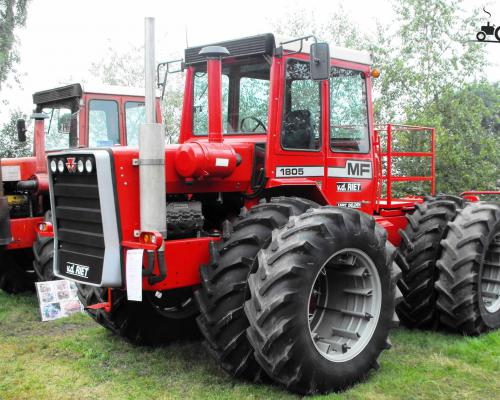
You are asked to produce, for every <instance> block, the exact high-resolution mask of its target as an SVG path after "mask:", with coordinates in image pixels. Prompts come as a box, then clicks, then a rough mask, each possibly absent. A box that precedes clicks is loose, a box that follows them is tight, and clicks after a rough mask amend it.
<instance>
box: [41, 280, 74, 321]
mask: <svg viewBox="0 0 500 400" xmlns="http://www.w3.org/2000/svg"><path fill="white" fill-rule="evenodd" d="M36 293H37V295H38V303H39V304H40V314H41V316H42V321H52V320H54V319H59V318H63V317H67V316H69V315H71V314H75V313H78V312H82V311H83V306H82V303H81V302H80V300H79V299H78V296H77V288H76V284H75V283H74V282H70V281H66V280H56V281H46V282H36Z"/></svg>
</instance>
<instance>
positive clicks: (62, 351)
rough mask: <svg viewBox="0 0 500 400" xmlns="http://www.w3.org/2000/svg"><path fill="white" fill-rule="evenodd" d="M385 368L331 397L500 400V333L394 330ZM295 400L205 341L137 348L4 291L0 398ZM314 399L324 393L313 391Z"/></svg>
mask: <svg viewBox="0 0 500 400" xmlns="http://www.w3.org/2000/svg"><path fill="white" fill-rule="evenodd" d="M392 342H393V348H392V349H391V350H389V351H387V352H385V354H384V355H383V356H382V358H381V369H380V370H379V371H378V372H374V373H372V374H371V376H370V377H369V379H368V380H367V381H366V382H364V383H361V384H359V385H357V386H356V387H354V388H352V389H350V390H348V391H346V392H344V393H338V394H330V395H327V396H317V398H320V397H321V398H325V399H433V400H437V399H500V332H495V333H491V334H488V335H484V336H482V337H480V338H463V337H459V336H451V335H443V334H436V333H424V332H410V331H407V330H404V329H398V330H395V331H394V333H393V334H392ZM98 398H101V399H177V398H182V399H191V398H208V399H230V398H242V399H268V398H272V399H287V398H297V396H293V395H290V394H288V393H287V392H285V391H284V390H282V389H281V388H279V387H275V386H269V385H252V384H246V383H242V382H241V381H238V380H235V379H232V378H230V377H228V376H227V375H226V374H225V373H224V372H223V371H222V370H220V369H219V368H218V367H217V365H216V364H215V363H214V362H213V361H212V360H211V359H210V357H209V356H208V354H207V353H206V352H205V350H204V348H203V346H202V344H201V343H199V342H179V343H175V344H172V345H169V346H166V347H163V348H156V349H150V348H140V347H134V346H131V345H129V344H127V343H125V342H123V341H122V340H120V338H118V337H115V336H113V335H111V334H110V333H108V332H107V331H106V330H105V329H104V328H101V327H100V326H98V325H96V324H95V323H94V322H93V321H92V320H91V319H90V318H89V317H87V316H86V315H83V314H82V315H76V316H73V317H70V318H66V319H63V320H59V321H53V322H43V323H42V322H39V315H38V309H37V300H36V296H35V295H21V296H19V295H18V296H10V295H7V294H5V293H4V292H2V291H0V399H2V400H7V399H16V400H17V399H98ZM312 398H316V397H312Z"/></svg>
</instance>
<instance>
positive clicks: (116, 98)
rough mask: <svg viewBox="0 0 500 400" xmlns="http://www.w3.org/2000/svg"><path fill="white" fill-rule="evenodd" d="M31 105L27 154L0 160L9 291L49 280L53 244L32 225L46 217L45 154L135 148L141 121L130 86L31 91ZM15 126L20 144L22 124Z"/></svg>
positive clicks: (1, 266) (4, 274) (0, 273)
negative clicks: (75, 149) (30, 141)
mask: <svg viewBox="0 0 500 400" xmlns="http://www.w3.org/2000/svg"><path fill="white" fill-rule="evenodd" d="M33 103H34V104H35V107H36V108H35V111H34V114H33V116H32V118H33V119H34V121H35V122H34V151H33V156H32V157H25V158H4V159H2V160H1V165H2V169H1V174H0V191H1V193H0V236H1V237H0V255H1V263H0V288H1V289H3V290H5V291H7V292H10V293H16V292H19V291H22V290H26V289H28V288H29V287H30V286H31V285H32V282H33V280H34V279H38V280H50V279H53V273H52V270H53V268H52V253H53V242H52V240H50V239H47V238H41V237H39V236H37V233H36V227H37V225H38V224H40V223H41V222H43V221H44V220H50V219H51V217H50V201H49V185H48V177H47V160H46V157H47V155H46V152H51V151H54V150H62V149H68V148H71V147H78V148H80V147H92V148H96V147H102V146H113V145H116V144H122V145H131V146H133V145H137V140H138V135H139V125H140V124H141V123H143V122H144V118H145V117H144V115H145V114H144V93H143V90H137V89H130V88H120V87H106V88H105V87H101V88H90V87H88V88H85V91H84V90H83V89H82V86H81V85H80V84H73V85H68V86H64V87H59V88H55V89H51V90H45V91H42V92H37V93H35V94H34V95H33ZM158 104H159V103H158ZM158 118H160V113H159V106H158ZM17 128H18V135H19V139H20V140H21V141H24V140H26V124H25V121H24V120H19V121H18V123H17ZM2 181H3V182H2ZM2 183H3V184H2ZM33 267H34V268H33Z"/></svg>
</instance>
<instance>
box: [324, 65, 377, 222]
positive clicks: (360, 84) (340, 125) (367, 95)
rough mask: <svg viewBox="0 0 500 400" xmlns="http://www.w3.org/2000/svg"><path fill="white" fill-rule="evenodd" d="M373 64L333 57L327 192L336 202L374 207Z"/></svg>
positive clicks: (351, 206)
mask: <svg viewBox="0 0 500 400" xmlns="http://www.w3.org/2000/svg"><path fill="white" fill-rule="evenodd" d="M369 76H370V67H369V66H367V65H361V64H354V63H349V62H344V61H339V60H333V62H332V66H331V73H330V82H329V93H328V95H329V133H328V135H327V137H326V138H325V141H326V142H327V149H326V165H327V172H326V176H327V178H326V182H325V193H326V196H327V197H328V199H329V201H330V203H331V204H333V205H337V206H341V207H348V208H355V209H360V210H362V211H364V212H367V213H369V214H372V213H373V210H374V193H375V187H374V179H373V176H374V169H375V166H374V165H373V146H372V143H371V136H372V135H371V134H370V133H371V132H373V118H372V109H371V86H370V79H369Z"/></svg>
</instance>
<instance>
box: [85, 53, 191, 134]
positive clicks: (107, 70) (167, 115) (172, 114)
mask: <svg viewBox="0 0 500 400" xmlns="http://www.w3.org/2000/svg"><path fill="white" fill-rule="evenodd" d="M90 73H91V74H92V75H93V76H95V77H97V78H98V79H99V80H100V81H101V82H102V83H103V84H106V85H116V86H128V87H131V86H134V87H144V46H132V47H131V48H130V49H128V50H127V51H126V52H119V51H117V50H116V49H114V48H113V47H112V46H111V45H110V46H109V48H108V55H107V57H106V59H103V60H100V61H99V62H94V63H92V64H91V67H90ZM183 77H184V74H183V73H177V74H171V75H169V77H168V79H167V86H166V89H165V94H164V97H163V100H162V102H161V113H162V119H163V123H164V125H165V135H166V139H167V142H168V143H176V142H177V141H178V138H179V129H180V121H181V114H182V99H183V93H184V86H183ZM160 78H161V77H160Z"/></svg>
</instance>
